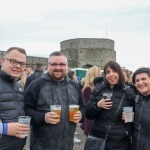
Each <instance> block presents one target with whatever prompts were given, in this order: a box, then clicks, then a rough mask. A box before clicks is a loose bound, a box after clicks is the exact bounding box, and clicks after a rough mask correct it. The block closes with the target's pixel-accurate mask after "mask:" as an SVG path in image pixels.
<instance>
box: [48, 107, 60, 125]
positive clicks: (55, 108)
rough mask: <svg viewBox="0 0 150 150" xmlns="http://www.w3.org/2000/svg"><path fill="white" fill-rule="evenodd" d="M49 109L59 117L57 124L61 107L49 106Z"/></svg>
mask: <svg viewBox="0 0 150 150" xmlns="http://www.w3.org/2000/svg"><path fill="white" fill-rule="evenodd" d="M50 109H51V111H53V112H56V113H57V114H58V115H59V118H58V119H59V122H60V113H61V105H50Z"/></svg>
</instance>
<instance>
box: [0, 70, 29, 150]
mask: <svg viewBox="0 0 150 150" xmlns="http://www.w3.org/2000/svg"><path fill="white" fill-rule="evenodd" d="M22 115H24V97H23V93H22V91H21V87H20V85H19V84H18V83H17V82H14V79H13V78H12V77H11V76H9V75H7V74H6V73H5V72H3V71H2V70H0V118H1V120H2V122H3V123H10V122H18V116H22ZM25 140H26V139H19V138H17V137H14V136H7V135H3V136H2V138H1V139H0V150H3V149H4V150H22V149H23V146H24V144H25Z"/></svg>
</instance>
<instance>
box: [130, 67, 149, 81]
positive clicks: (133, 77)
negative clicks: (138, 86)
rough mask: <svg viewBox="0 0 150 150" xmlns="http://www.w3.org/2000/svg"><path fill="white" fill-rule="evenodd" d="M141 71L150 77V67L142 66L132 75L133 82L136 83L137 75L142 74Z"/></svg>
mask: <svg viewBox="0 0 150 150" xmlns="http://www.w3.org/2000/svg"><path fill="white" fill-rule="evenodd" d="M141 73H146V74H147V75H148V76H149V77H150V68H148V67H142V68H139V69H137V70H136V71H135V72H134V73H133V76H132V82H133V84H135V77H136V75H138V74H141Z"/></svg>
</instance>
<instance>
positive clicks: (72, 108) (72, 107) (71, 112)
mask: <svg viewBox="0 0 150 150" xmlns="http://www.w3.org/2000/svg"><path fill="white" fill-rule="evenodd" d="M77 111H79V105H73V104H72V105H69V118H70V121H73V122H74V121H76V120H75V119H73V115H74V114H76V112H77Z"/></svg>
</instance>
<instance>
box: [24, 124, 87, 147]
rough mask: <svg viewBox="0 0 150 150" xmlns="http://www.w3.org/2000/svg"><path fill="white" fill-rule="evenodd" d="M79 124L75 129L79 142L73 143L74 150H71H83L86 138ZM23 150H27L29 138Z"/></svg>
mask: <svg viewBox="0 0 150 150" xmlns="http://www.w3.org/2000/svg"><path fill="white" fill-rule="evenodd" d="M79 126H80V124H78V125H77V128H76V133H77V134H75V136H76V137H77V138H78V139H80V140H81V142H79V143H75V144H74V148H73V150H83V149H84V143H85V140H86V136H85V135H84V133H83V131H82V130H81V129H80V127H79ZM24 150H29V138H27V143H26V145H25V147H24Z"/></svg>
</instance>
